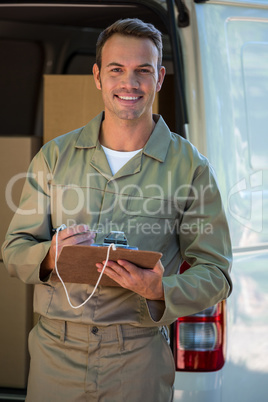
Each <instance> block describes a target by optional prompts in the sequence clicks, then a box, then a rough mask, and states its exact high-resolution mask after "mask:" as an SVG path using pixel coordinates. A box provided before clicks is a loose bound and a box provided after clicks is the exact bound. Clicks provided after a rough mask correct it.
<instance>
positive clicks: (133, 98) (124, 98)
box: [118, 96, 139, 100]
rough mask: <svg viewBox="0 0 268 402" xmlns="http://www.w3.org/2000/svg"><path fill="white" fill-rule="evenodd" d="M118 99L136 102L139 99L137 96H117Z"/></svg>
mask: <svg viewBox="0 0 268 402" xmlns="http://www.w3.org/2000/svg"><path fill="white" fill-rule="evenodd" d="M118 98H120V99H123V100H137V99H139V97H138V96H118Z"/></svg>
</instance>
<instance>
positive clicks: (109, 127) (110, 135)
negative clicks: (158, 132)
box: [99, 114, 155, 152]
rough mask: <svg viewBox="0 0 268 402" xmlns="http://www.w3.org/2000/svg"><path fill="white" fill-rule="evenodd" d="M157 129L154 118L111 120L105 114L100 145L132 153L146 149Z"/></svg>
mask: <svg viewBox="0 0 268 402" xmlns="http://www.w3.org/2000/svg"><path fill="white" fill-rule="evenodd" d="M154 127H155V122H154V120H153V117H150V118H149V119H147V120H145V121H138V122H137V121H133V120H122V119H118V120H117V121H115V120H114V119H109V117H108V116H107V114H105V119H104V120H103V122H102V125H101V129H100V136H99V141H100V143H101V144H102V145H103V146H105V147H107V148H110V149H113V150H115V151H124V152H130V151H135V150H137V149H141V148H143V147H144V145H145V144H146V142H147V141H148V139H149V138H150V136H151V133H152V131H153V129H154Z"/></svg>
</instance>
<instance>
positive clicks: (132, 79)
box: [121, 71, 140, 89]
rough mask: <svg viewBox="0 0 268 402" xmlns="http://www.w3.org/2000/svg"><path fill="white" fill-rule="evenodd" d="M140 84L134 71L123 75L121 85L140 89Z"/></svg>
mask: <svg viewBox="0 0 268 402" xmlns="http://www.w3.org/2000/svg"><path fill="white" fill-rule="evenodd" d="M139 86H140V83H139V80H138V77H137V75H136V74H135V72H134V71H129V72H126V73H125V74H124V75H123V76H122V80H121V87H122V88H126V89H138V88H139Z"/></svg>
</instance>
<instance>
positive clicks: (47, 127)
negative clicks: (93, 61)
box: [44, 75, 158, 143]
mask: <svg viewBox="0 0 268 402" xmlns="http://www.w3.org/2000/svg"><path fill="white" fill-rule="evenodd" d="M103 109H104V106H103V100H102V94H101V91H99V90H98V89H97V88H96V85H95V82H94V78H93V75H45V76H44V143H46V142H48V141H50V140H52V139H53V138H55V137H58V136H59V135H62V134H65V133H68V132H69V131H72V130H75V129H76V128H79V127H82V126H84V125H85V124H87V123H88V122H89V121H90V120H91V119H93V118H94V117H95V116H96V115H97V114H99V113H100V112H101V111H102V110H103ZM153 112H154V113H158V96H156V99H155V102H154V107H153Z"/></svg>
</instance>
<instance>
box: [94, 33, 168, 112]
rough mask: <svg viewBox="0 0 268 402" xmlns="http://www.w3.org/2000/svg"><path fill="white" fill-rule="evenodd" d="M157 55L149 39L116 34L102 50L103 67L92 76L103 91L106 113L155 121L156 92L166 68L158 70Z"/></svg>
mask: <svg viewBox="0 0 268 402" xmlns="http://www.w3.org/2000/svg"><path fill="white" fill-rule="evenodd" d="M157 61H158V52H157V48H156V46H155V45H154V43H153V42H152V41H151V40H150V39H143V38H135V37H131V36H123V35H118V34H115V35H113V36H112V37H111V38H110V39H108V40H107V42H106V43H105V45H104V47H103V49H102V65H101V71H99V69H98V67H97V65H96V64H95V65H94V67H93V73H94V78H95V82H96V85H97V88H98V89H100V90H102V96H103V101H104V105H105V114H106V115H107V114H109V115H110V117H113V118H116V117H117V118H119V119H124V120H135V119H139V118H141V117H145V118H148V117H149V118H150V119H151V118H152V104H153V101H154V97H155V93H156V92H158V91H159V90H160V89H161V85H162V82H163V80H164V75H165V69H164V67H162V68H161V69H160V71H158V68H157Z"/></svg>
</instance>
